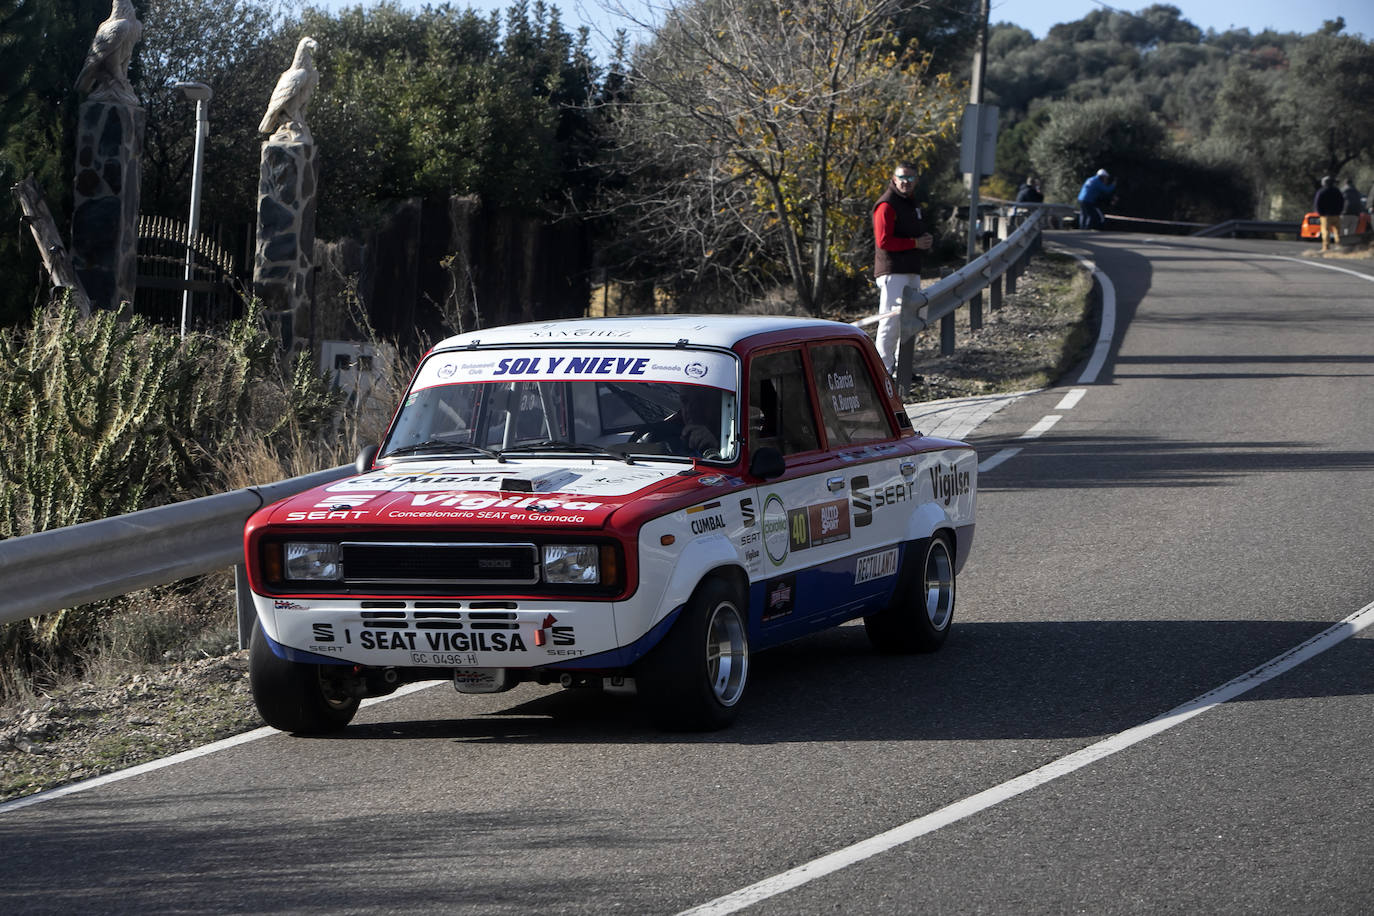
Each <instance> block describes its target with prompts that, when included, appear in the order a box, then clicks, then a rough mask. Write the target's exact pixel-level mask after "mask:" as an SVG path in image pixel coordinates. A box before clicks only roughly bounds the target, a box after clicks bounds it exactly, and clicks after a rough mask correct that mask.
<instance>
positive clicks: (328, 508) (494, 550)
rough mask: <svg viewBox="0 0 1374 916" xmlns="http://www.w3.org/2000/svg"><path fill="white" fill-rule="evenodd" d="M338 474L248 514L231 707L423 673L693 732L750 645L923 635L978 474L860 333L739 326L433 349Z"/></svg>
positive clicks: (963, 529)
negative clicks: (247, 692)
mask: <svg viewBox="0 0 1374 916" xmlns="http://www.w3.org/2000/svg"><path fill="white" fill-rule="evenodd" d="M357 471H358V473H357V474H356V475H354V476H350V477H346V478H344V479H341V480H339V481H337V482H335V483H331V484H327V485H325V486H322V487H319V488H316V489H314V490H311V491H308V492H306V493H303V494H301V495H298V496H295V497H292V498H290V499H287V500H284V501H282V502H279V503H276V504H275V505H271V506H268V507H265V508H263V509H262V510H260V511H258V512H257V513H256V514H254V515H253V516H252V517H251V518H250V519H249V520H248V523H247V526H246V528H245V532H244V550H245V566H246V569H247V576H248V581H249V584H250V586H251V590H252V598H253V602H254V604H255V608H256V612H257V620H256V622H255V625H254V630H253V636H252V641H251V649H250V666H249V673H250V679H251V685H252V692H253V698H254V701H255V702H256V705H257V708H258V710H259V712H260V713H261V715H262V717H263V719H264V720H265V721H266V722H267V723H268V724H270V725H272V726H275V727H277V728H279V729H282V730H284V731H289V732H294V733H302V734H321V733H328V732H332V731H336V730H339V729H342V728H343V727H344V726H346V725H347V724H348V722H349V721H350V720H351V719H352V717H353V715H354V713H355V712H356V710H357V708H358V704H359V701H360V700H361V699H363V698H366V697H372V696H379V695H384V694H387V693H390V692H392V691H394V690H395V689H396V687H397V686H398V685H400V684H403V683H408V682H413V681H421V680H430V679H443V680H449V681H451V682H452V683H453V686H454V687H455V688H456V689H457V690H458V691H459V692H462V693H491V692H497V691H503V690H508V689H510V688H512V687H514V686H515V685H517V684H519V683H521V682H527V681H535V682H538V683H541V684H562V685H563V686H593V687H601V688H604V689H609V690H612V691H622V692H625V693H634V694H637V695H638V696H639V697H640V699H641V700H642V701H643V702H644V703H645V704H646V706H647V708H648V709H649V710H650V712H651V713H652V715H653V717H654V718H655V719H656V720H657V721H658V722H659V724H661V725H662V726H664V727H667V728H672V729H715V728H720V727H723V726H725V725H728V724H729V723H730V722H731V721H732V720H733V719H734V718H735V716H736V714H737V712H738V710H739V708H740V705H741V703H742V701H743V699H744V696H745V692H746V687H747V685H748V680H749V663H750V656H751V653H753V652H755V651H758V650H760V649H765V648H768V647H770V646H775V645H777V644H779V643H782V642H784V641H786V640H790V639H794V638H797V637H799V636H803V635H805V634H808V633H813V632H815V631H817V630H820V629H823V628H826V627H831V626H835V625H837V624H840V623H843V622H846V621H849V620H854V619H857V618H863V620H864V625H865V627H866V629H867V633H868V636H869V638H870V640H871V642H872V643H873V645H874V646H875V647H876V649H877V650H879V651H885V652H922V651H933V650H936V649H938V648H940V646H941V644H942V643H943V642H944V641H945V638H946V636H947V635H948V633H949V629H950V624H951V622H952V620H953V617H954V601H955V577H956V574H957V573H958V572H959V571H960V570H961V569H962V567H963V565H964V562H965V560H966V558H967V557H968V554H969V549H970V546H971V544H972V540H973V530H974V503H975V497H976V490H977V475H978V469H977V456H976V455H975V453H974V450H973V449H972V448H971V447H970V446H968V445H966V444H964V443H962V442H955V441H950V440H944V439H936V438H931V437H927V436H923V435H922V434H921V433H919V432H918V431H916V430H915V429H913V428H912V423H911V421H910V420H909V419H908V417H907V413H906V411H905V409H904V408H903V406H902V403H901V401H900V400H899V399H898V397H897V393H896V391H895V389H894V386H893V384H892V381H891V379H890V378H889V377H888V376H887V375H886V374H885V373H884V371H883V368H882V363H881V361H880V360H879V358H878V355H877V353H876V351H875V350H874V348H873V345H872V343H871V342H870V341H869V339H868V337H867V336H866V335H865V334H863V333H862V332H860V331H858V330H857V329H855V328H853V327H851V326H849V325H845V324H838V323H835V322H829V321H819V320H810V319H792V318H777V317H743V316H730V317H719V316H712V317H688V316H666V317H644V316H638V317H634V318H605V319H588V320H571V321H555V322H545V323H537V324H527V325H513V326H509V327H499V328H494V329H487V330H481V331H474V332H471V333H467V334H461V335H458V336H456V337H452V338H449V339H448V340H445V341H444V342H443V343H441V344H439V345H438V346H436V347H435V348H434V349H433V350H431V351H430V352H429V353H428V354H427V355H426V356H425V357H424V359H423V360H422V361H421V363H420V365H419V367H418V369H417V370H416V373H415V376H414V378H413V380H412V382H411V385H410V389H409V391H408V392H407V393H406V395H405V397H404V399H403V401H402V403H401V405H400V408H399V409H398V410H397V412H396V415H395V417H394V419H393V420H392V423H391V426H390V428H389V430H388V431H387V433H386V435H385V436H384V438H383V440H382V442H381V443H380V446H378V447H370V448H369V449H367V450H365V451H364V453H363V454H362V455H360V456H359V458H358V468H357Z"/></svg>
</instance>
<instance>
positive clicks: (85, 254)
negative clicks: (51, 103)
mask: <svg viewBox="0 0 1374 916" xmlns="http://www.w3.org/2000/svg"><path fill="white" fill-rule="evenodd" d="M146 117H147V116H146V113H145V112H144V110H143V109H142V108H140V107H138V106H130V105H125V104H122V103H118V102H108V101H94V100H92V101H87V102H84V103H82V105H81V108H80V109H79V110H78V113H77V134H76V179H75V182H74V185H73V190H74V198H73V202H72V266H73V267H75V268H76V273H77V276H79V277H80V278H81V283H82V285H83V286H85V288H86V293H87V294H88V295H89V296H90V300H91V305H92V306H93V307H94V308H105V309H112V308H117V307H118V306H119V304H120V303H121V302H126V301H127V302H132V301H133V299H134V288H135V276H136V274H137V265H138V196H139V190H140V184H141V172H140V171H139V169H140V165H139V163H140V162H141V161H142V157H143V132H144V127H145V122H146Z"/></svg>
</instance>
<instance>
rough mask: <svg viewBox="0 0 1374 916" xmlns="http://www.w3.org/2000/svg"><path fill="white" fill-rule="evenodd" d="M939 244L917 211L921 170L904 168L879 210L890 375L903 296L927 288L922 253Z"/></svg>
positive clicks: (877, 248)
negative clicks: (917, 191)
mask: <svg viewBox="0 0 1374 916" xmlns="http://www.w3.org/2000/svg"><path fill="white" fill-rule="evenodd" d="M934 243H935V239H934V237H933V236H932V235H931V234H930V230H929V229H927V228H926V222H925V216H924V214H922V213H921V208H920V207H919V206H917V205H916V167H915V166H914V165H912V164H911V163H909V162H903V163H900V164H899V165H898V166H897V168H896V169H894V170H893V172H892V180H891V181H889V182H888V183H887V188H886V190H884V191H883V194H882V196H881V197H879V198H878V202H877V203H876V204H874V205H873V248H874V251H873V279H874V280H876V281H877V283H878V314H879V315H880V316H881V317H879V319H878V339H877V345H878V355H879V356H881V357H882V358H883V365H884V366H886V367H887V371H888V373H889V374H895V373H896V371H897V339H898V337H899V336H900V334H901V329H902V317H901V313H900V309H901V306H902V295H903V290H905V289H906V288H907V287H908V286H911V287H915V288H916V289H920V288H921V252H923V251H929V250H930V246H931V245H933V244H934Z"/></svg>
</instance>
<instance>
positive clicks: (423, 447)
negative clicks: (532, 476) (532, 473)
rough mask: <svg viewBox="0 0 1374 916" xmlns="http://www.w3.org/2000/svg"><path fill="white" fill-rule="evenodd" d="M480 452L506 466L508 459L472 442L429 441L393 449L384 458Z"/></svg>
mask: <svg viewBox="0 0 1374 916" xmlns="http://www.w3.org/2000/svg"><path fill="white" fill-rule="evenodd" d="M454 451H465V452H479V453H480V454H483V455H486V456H487V457H488V458H493V459H495V460H496V461H499V462H501V463H502V464H505V462H506V459H505V458H503V457H501V453H500V452H498V451H493V450H492V449H489V448H483V447H482V446H480V445H473V444H472V443H471V442H455V441H453V440H452V439H429V440H426V441H424V442H420V443H418V444H416V445H403V446H401V447H400V448H395V449H392V450H391V451H389V452H387V453H386V454H385V455H383V456H382V457H384V458H392V457H395V456H397V455H417V454H419V453H421V452H454Z"/></svg>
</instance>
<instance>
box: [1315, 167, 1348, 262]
mask: <svg viewBox="0 0 1374 916" xmlns="http://www.w3.org/2000/svg"><path fill="white" fill-rule="evenodd" d="M1312 209H1313V210H1314V211H1315V212H1316V214H1317V216H1318V217H1319V218H1320V219H1321V237H1322V251H1326V249H1327V238H1328V237H1332V238H1334V239H1335V240H1336V244H1337V245H1339V244H1340V243H1341V229H1340V219H1341V210H1343V209H1345V196H1344V195H1343V194H1341V189H1340V188H1338V187H1336V179H1334V178H1332V177H1331V176H1330V175H1328V176H1326V177H1325V178H1323V179H1322V186H1321V189H1320V190H1319V191H1317V194H1316V196H1315V197H1313V198H1312Z"/></svg>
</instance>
